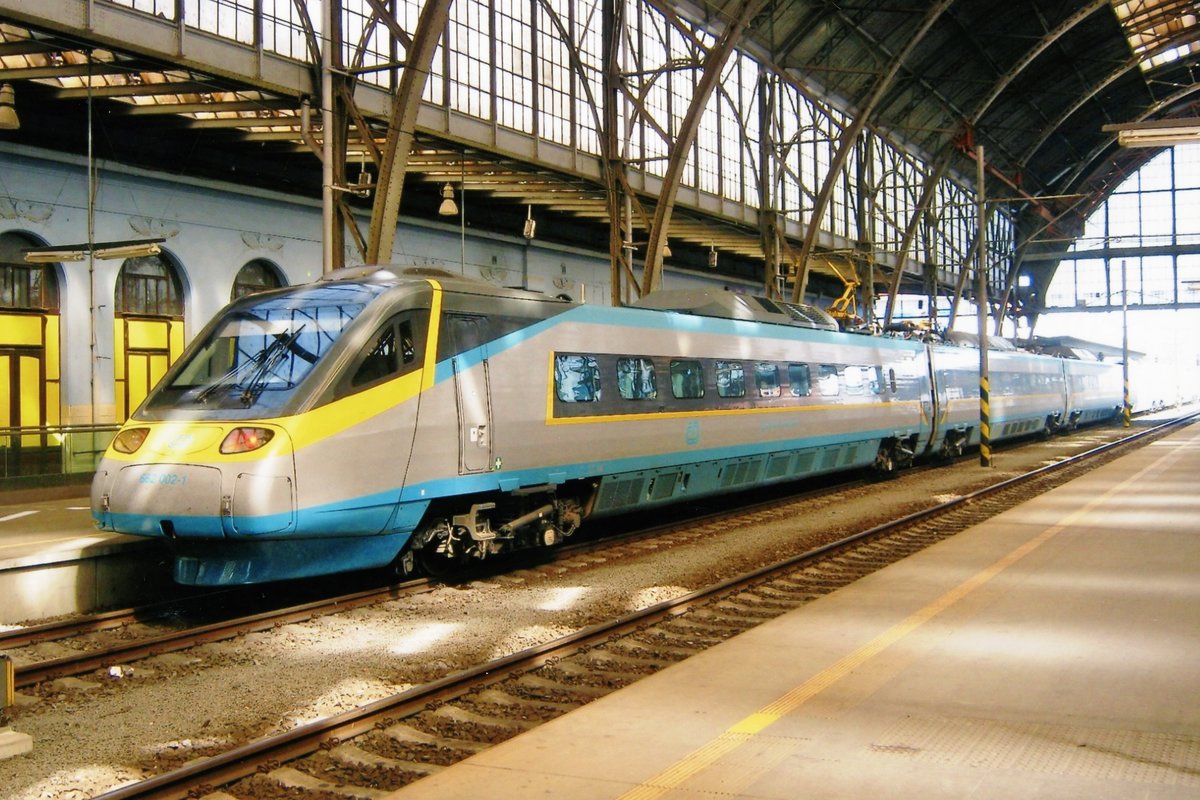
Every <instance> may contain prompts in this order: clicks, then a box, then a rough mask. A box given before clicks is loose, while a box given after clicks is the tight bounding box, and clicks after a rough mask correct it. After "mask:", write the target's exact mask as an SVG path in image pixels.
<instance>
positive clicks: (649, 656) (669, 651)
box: [609, 639, 695, 663]
mask: <svg viewBox="0 0 1200 800" xmlns="http://www.w3.org/2000/svg"><path fill="white" fill-rule="evenodd" d="M609 649H610V650H612V651H613V652H615V653H621V654H622V655H625V656H628V657H629V658H638V659H643V660H646V661H662V662H668V663H675V662H678V661H683V660H684V659H686V658H691V657H692V656H693V655H695V651H694V650H690V649H684V648H682V647H667V646H663V645H661V644H660V645H655V644H652V643H650V642H642V641H636V640H632V639H622V640H621V641H620V642H617V643H616V644H615V645H613V646H612V647H610V648H609Z"/></svg>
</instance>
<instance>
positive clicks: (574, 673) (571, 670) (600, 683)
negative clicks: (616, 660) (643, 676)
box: [542, 661, 633, 694]
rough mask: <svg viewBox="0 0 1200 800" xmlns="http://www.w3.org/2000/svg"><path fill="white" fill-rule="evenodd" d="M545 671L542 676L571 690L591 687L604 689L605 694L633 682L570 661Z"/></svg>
mask: <svg viewBox="0 0 1200 800" xmlns="http://www.w3.org/2000/svg"><path fill="white" fill-rule="evenodd" d="M543 670H544V671H543V673H542V674H543V675H545V676H546V677H547V678H549V679H550V680H552V681H558V682H560V683H563V684H565V685H566V686H568V687H570V688H571V689H575V688H576V687H580V686H591V687H594V688H598V689H604V690H605V692H604V693H605V694H607V693H608V692H610V691H612V690H613V689H619V688H621V687H623V686H626V685H628V684H630V683H632V682H633V681H631V680H626V679H622V678H620V677H619V676H615V675H613V674H611V673H600V672H597V671H596V670H593V669H587V668H586V667H584V666H582V665H580V664H574V663H572V662H569V661H560V662H559V663H557V664H555V665H554V666H550V667H544V668H543Z"/></svg>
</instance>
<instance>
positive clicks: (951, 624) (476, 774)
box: [389, 426, 1200, 800]
mask: <svg viewBox="0 0 1200 800" xmlns="http://www.w3.org/2000/svg"><path fill="white" fill-rule="evenodd" d="M1198 475H1200V426H1192V427H1190V428H1187V429H1185V430H1183V431H1180V432H1177V433H1175V434H1173V435H1172V436H1170V437H1168V438H1166V439H1164V440H1161V441H1159V442H1157V443H1155V444H1152V445H1149V446H1147V447H1145V448H1142V449H1141V450H1139V451H1137V452H1135V453H1132V454H1130V455H1127V456H1125V457H1123V458H1121V459H1120V460H1118V461H1116V462H1113V463H1111V464H1109V465H1107V466H1104V467H1101V468H1100V469H1098V470H1096V471H1094V472H1092V473H1090V474H1089V475H1087V476H1085V477H1083V478H1080V479H1078V480H1076V481H1073V482H1072V483H1070V484H1068V485H1066V486H1063V487H1061V488H1059V489H1057V490H1055V491H1053V492H1050V493H1048V494H1046V495H1043V496H1040V497H1037V498H1034V499H1033V500H1031V501H1030V502H1028V503H1027V504H1025V505H1023V506H1021V507H1019V508H1017V509H1013V510H1011V511H1009V512H1007V513H1005V514H1003V515H1001V516H999V517H997V518H995V519H994V520H992V521H990V522H988V523H985V524H983V525H980V526H977V527H975V528H972V529H971V530H968V531H965V532H964V533H962V534H960V535H958V536H955V537H954V538H952V539H949V540H947V541H945V542H942V543H941V544H938V545H936V546H934V547H932V548H930V549H928V550H926V551H924V552H922V553H919V554H916V555H914V556H912V557H910V558H908V559H906V560H904V561H902V562H900V563H898V564H895V565H893V566H891V567H888V568H886V569H884V570H881V571H880V572H878V573H875V574H874V575H871V576H868V577H867V578H864V579H863V580H861V581H859V582H857V583H856V584H854V585H853V586H851V587H848V588H846V589H843V590H841V591H838V592H835V593H833V594H831V595H829V596H827V597H824V598H821V599H820V600H817V601H815V602H813V603H811V604H809V605H807V606H806V607H804V608H802V609H800V610H797V611H795V612H792V613H790V614H787V615H786V616H784V617H781V618H779V619H777V620H774V621H772V622H769V623H767V624H765V625H762V626H761V627H758V628H756V629H754V630H752V631H749V632H747V633H745V634H742V635H741V636H738V637H737V638H736V639H734V640H732V641H729V642H727V643H725V644H722V645H719V646H717V647H714V648H713V649H711V650H708V651H706V652H704V653H702V654H700V655H698V656H696V657H694V658H692V659H689V660H687V661H686V662H683V663H680V664H678V665H675V666H672V667H670V668H668V669H666V670H663V671H662V672H659V673H657V674H655V675H653V676H651V677H649V678H646V679H644V680H642V681H639V682H638V683H636V684H634V685H632V686H631V687H629V688H627V689H625V690H622V691H619V692H617V693H614V694H612V695H609V696H607V697H605V698H602V699H600V700H598V701H596V702H594V703H592V704H590V705H588V706H585V707H584V708H582V709H580V710H579V711H576V712H573V713H571V714H568V715H567V716H565V717H561V718H559V719H556V720H554V721H552V722H549V723H547V724H545V725H543V726H541V727H539V728H537V729H535V730H533V731H531V732H529V733H526V734H523V735H521V736H518V737H516V738H514V739H512V740H510V741H508V742H505V743H503V744H501V745H498V746H497V747H494V748H492V749H490V750H488V751H486V752H484V753H481V754H479V755H477V756H474V757H472V758H470V759H468V760H466V761H464V762H461V763H460V764H458V765H456V766H454V767H451V768H449V769H447V770H445V771H444V772H441V773H439V774H437V775H434V776H432V777H429V778H426V779H424V780H421V781H419V782H417V783H415V784H412V785H411V786H409V787H406V788H405V789H402V790H400V791H398V792H395V793H393V794H392V795H389V797H390V798H393V799H394V800H413V799H414V798H421V799H422V800H424V799H425V798H464V797H477V798H489V800H502V799H503V798H514V799H516V798H519V799H520V800H533V798H573V799H577V800H586V799H588V798H623V799H629V800H632V798H639V800H645V799H647V798H659V797H669V798H677V799H683V798H688V799H693V798H694V799H695V800H700V798H707V799H711V798H779V800H784V798H787V800H792V799H793V798H798V797H803V798H872V797H877V798H889V800H891V799H893V798H921V799H922V800H929V798H1071V799H1072V800H1075V799H1076V798H1085V797H1086V798H1090V799H1092V800H1095V799H1097V798H1113V799H1114V800H1115V799H1116V798H1120V799H1121V800H1129V799H1130V798H1197V797H1200V492H1198V491H1197V484H1196V480H1197V476H1198Z"/></svg>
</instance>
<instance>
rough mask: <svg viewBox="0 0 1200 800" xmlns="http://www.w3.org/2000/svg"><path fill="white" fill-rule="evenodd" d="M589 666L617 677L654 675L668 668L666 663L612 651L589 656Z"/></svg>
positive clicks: (597, 652) (598, 652) (593, 653)
mask: <svg viewBox="0 0 1200 800" xmlns="http://www.w3.org/2000/svg"><path fill="white" fill-rule="evenodd" d="M587 663H588V665H589V666H591V667H593V668H595V669H599V670H602V671H604V672H611V673H615V674H617V675H653V674H654V673H655V672H658V671H659V670H660V669H662V668H663V667H665V666H666V663H664V662H662V661H658V660H655V659H649V658H636V657H633V656H627V655H623V654H621V653H616V652H613V651H612V650H604V651H596V652H592V653H589V654H588V655H587Z"/></svg>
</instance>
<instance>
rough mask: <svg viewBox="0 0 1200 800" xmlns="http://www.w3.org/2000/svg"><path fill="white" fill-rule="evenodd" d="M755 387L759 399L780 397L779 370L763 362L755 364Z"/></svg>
mask: <svg viewBox="0 0 1200 800" xmlns="http://www.w3.org/2000/svg"><path fill="white" fill-rule="evenodd" d="M754 385H755V386H756V387H757V388H758V396H759V397H779V368H778V367H776V366H775V365H774V364H767V363H763V362H761V361H760V362H759V363H757V364H755V365H754Z"/></svg>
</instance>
